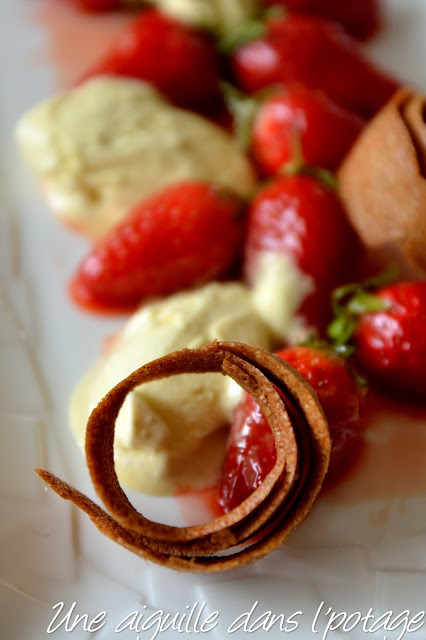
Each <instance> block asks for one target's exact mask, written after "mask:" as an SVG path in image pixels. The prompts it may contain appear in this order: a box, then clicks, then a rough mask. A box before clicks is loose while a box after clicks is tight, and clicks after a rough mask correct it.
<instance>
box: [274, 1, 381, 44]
mask: <svg viewBox="0 0 426 640" xmlns="http://www.w3.org/2000/svg"><path fill="white" fill-rule="evenodd" d="M263 4H264V6H266V7H271V6H284V7H285V8H286V9H288V10H289V11H295V12H296V13H306V14H309V15H314V16H319V17H321V18H326V19H328V20H333V21H335V22H338V23H339V24H340V25H341V26H342V27H343V28H344V29H345V31H347V32H348V33H349V34H350V35H351V36H353V37H354V38H358V39H360V40H366V39H367V38H371V36H373V35H374V34H375V33H376V32H377V31H378V30H379V27H380V24H381V19H382V16H381V6H380V2H379V0H344V1H343V2H342V0H264V2H263Z"/></svg>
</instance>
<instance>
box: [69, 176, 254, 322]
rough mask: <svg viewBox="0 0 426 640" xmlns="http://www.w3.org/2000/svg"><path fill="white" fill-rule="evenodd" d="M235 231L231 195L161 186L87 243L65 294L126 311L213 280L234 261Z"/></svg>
mask: <svg viewBox="0 0 426 640" xmlns="http://www.w3.org/2000/svg"><path fill="white" fill-rule="evenodd" d="M242 231H243V216H242V215H241V201H240V200H239V198H237V197H236V196H235V195H234V194H231V193H229V192H227V191H225V190H224V189H223V188H222V187H219V186H217V185H213V184H208V183H202V182H185V183H179V184H175V185H172V186H169V187H167V188H166V189H164V190H162V191H161V192H159V193H156V194H155V195H153V196H151V197H150V198H148V199H147V200H144V201H143V202H141V203H140V204H139V205H138V206H136V207H135V208H134V209H133V210H132V211H131V212H130V213H129V215H128V216H127V218H125V219H124V220H123V221H122V222H121V223H120V224H119V225H118V226H117V227H115V228H114V229H112V231H111V232H110V233H109V234H108V235H107V236H105V238H103V240H101V242H100V244H99V245H97V246H95V247H94V249H93V250H92V252H91V253H90V254H89V255H88V256H87V257H86V258H85V259H84V260H83V262H82V263H81V265H80V267H79V269H78V271H77V273H76V275H75V276H74V278H73V280H72V282H71V293H72V297H73V298H74V300H75V302H76V303H77V304H79V305H80V306H82V307H86V308H89V309H97V310H128V309H130V308H133V307H134V306H135V305H137V304H138V303H139V302H140V301H141V300H142V299H143V298H146V297H148V296H158V295H164V294H169V293H172V292H175V291H178V290H180V289H184V288H189V287H194V286H197V285H201V284H204V283H205V282H208V281H210V280H213V279H215V278H220V277H222V276H224V275H226V274H227V272H228V271H229V270H230V269H231V267H232V266H233V265H234V263H235V261H236V257H237V255H238V252H239V249H240V246H241V241H242Z"/></svg>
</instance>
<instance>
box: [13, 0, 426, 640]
mask: <svg viewBox="0 0 426 640" xmlns="http://www.w3.org/2000/svg"><path fill="white" fill-rule="evenodd" d="M55 5H56V10H55V9H52V7H55ZM61 5H62V3H61V2H59V1H58V0H51V1H50V2H48V1H47V0H15V1H14V2H10V1H9V0H0V30H1V38H0V81H1V84H0V92H1V100H0V133H1V137H0V140H1V143H0V348H1V358H0V377H1V378H0V379H1V384H0V418H1V428H0V504H1V519H0V544H1V551H0V636H1V638H5V639H6V638H7V640H43V639H44V638H48V637H53V638H55V639H57V640H62V639H63V638H64V639H65V638H72V639H73V640H80V639H82V638H88V637H91V636H94V637H96V638H97V639H99V640H107V639H108V640H112V638H115V637H117V638H122V639H124V638H133V639H134V640H137V638H138V637H139V638H140V639H144V638H154V637H159V638H165V639H168V638H172V637H182V636H186V635H188V636H200V635H201V636H206V637H207V638H209V639H211V640H221V639H223V638H225V637H228V635H229V636H230V637H233V638H236V639H241V638H245V637H251V638H261V637H262V638H263V637H265V634H266V637H268V638H270V639H271V640H273V639H278V638H282V637H283V636H285V635H290V637H292V638H295V639H296V638H297V639H300V640H308V639H309V638H311V637H312V638H315V637H316V638H322V637H328V638H336V639H339V638H346V639H352V640H358V639H362V638H384V637H385V636H386V635H387V637H388V638H399V637H409V638H419V639H420V638H426V621H425V618H424V615H423V616H422V612H423V611H424V610H425V609H426V596H425V594H426V471H425V469H424V467H426V465H425V464H424V462H423V461H424V459H425V453H424V452H426V420H425V419H424V418H422V416H421V415H420V416H419V415H411V414H410V415H406V414H405V413H404V411H403V410H401V411H400V412H398V411H399V410H398V407H395V406H394V407H392V408H391V409H390V410H389V411H388V412H387V413H385V414H384V416H383V418H382V419H381V420H378V421H377V424H376V426H375V429H373V430H372V433H371V437H370V443H369V444H370V445H371V446H370V457H369V459H368V460H367V461H366V463H365V468H364V470H362V471H360V472H359V473H358V475H357V476H356V477H354V478H352V479H351V480H348V481H347V483H346V484H343V485H342V486H341V487H340V489H339V490H336V491H334V492H332V493H330V494H329V495H328V496H326V497H324V498H322V499H321V500H320V501H319V502H318V504H317V506H316V508H315V509H314V511H313V513H312V514H311V516H310V517H309V519H308V521H307V522H306V523H305V524H304V525H303V526H302V527H301V529H300V530H299V531H298V532H297V533H296V534H295V535H294V536H293V537H292V538H291V540H290V542H289V545H288V546H286V547H285V548H282V549H280V550H279V551H277V552H275V553H274V554H272V555H271V556H270V557H268V558H267V559H266V560H265V561H263V562H260V563H258V564H257V565H255V566H254V567H252V568H249V569H246V570H242V571H239V572H235V573H233V574H230V575H222V576H220V575H219V576H208V577H199V576H192V575H179V574H175V573H171V572H169V571H167V570H164V569H161V568H158V567H151V566H149V565H147V564H146V563H145V562H143V561H142V560H140V559H138V558H136V557H134V556H132V555H131V554H129V553H128V552H126V551H125V550H124V549H121V548H119V547H117V546H115V545H114V544H113V543H111V542H110V541H108V540H107V539H105V538H104V537H102V536H101V535H100V534H99V533H98V532H97V530H95V528H94V527H93V526H92V525H91V523H90V522H89V521H88V519H87V518H86V517H85V516H83V515H80V514H77V513H76V512H75V511H74V510H72V509H71V508H70V507H69V505H68V504H66V503H65V502H63V501H62V500H60V499H59V498H57V496H56V495H53V494H52V493H51V492H47V491H46V490H45V489H44V487H43V486H42V484H41V483H40V482H39V481H38V479H37V477H36V476H35V474H34V473H33V468H34V467H35V466H44V467H46V468H48V469H51V470H52V471H53V472H55V473H57V474H58V475H60V476H61V477H63V478H64V479H66V480H68V481H69V482H70V483H71V484H73V485H74V486H76V487H78V488H79V489H80V490H82V491H84V492H86V493H88V495H90V496H92V497H94V496H93V491H92V488H91V485H90V481H89V479H88V476H87V472H86V470H85V465H84V461H83V458H82V455H81V452H80V451H79V450H78V448H77V446H76V445H75V443H74V441H73V438H72V436H71V435H70V432H69V430H68V427H67V405H68V399H69V396H70V393H71V391H72V389H73V386H74V384H75V383H76V381H77V380H78V378H79V377H80V375H81V374H82V373H83V372H84V371H85V370H86V368H87V367H88V365H89V364H90V363H91V362H92V361H93V360H94V358H95V357H96V356H97V355H98V353H99V352H100V349H101V346H102V343H103V341H104V339H105V338H106V337H108V336H109V335H111V334H112V333H114V331H116V330H117V329H118V328H119V327H120V326H121V325H122V323H123V318H118V319H115V320H112V319H108V318H99V317H90V316H88V315H87V314H83V313H81V312H78V311H77V310H76V309H75V308H73V307H72V305H71V303H70V302H69V300H68V298H67V295H66V287H65V283H66V282H67V280H68V278H69V276H70V275H71V274H72V272H73V270H74V268H75V266H76V264H77V263H78V260H79V258H80V257H81V256H82V255H83V254H84V253H85V251H86V244H85V242H84V241H82V240H81V239H79V238H77V237H75V236H74V235H73V234H72V233H70V232H69V231H67V230H66V229H64V228H62V227H60V226H59V224H58V223H57V222H56V221H55V220H54V219H53V218H52V217H51V216H50V214H49V213H48V212H47V210H46V207H45V205H44V203H43V201H42V198H41V196H40V193H39V191H38V188H37V186H36V185H35V184H34V181H33V180H32V178H31V176H30V175H29V173H28V171H27V170H26V168H25V167H24V166H23V164H22V162H21V159H20V157H19V155H18V153H17V150H16V148H15V143H14V137H13V129H14V125H15V123H16V120H17V118H18V117H19V116H20V115H21V114H22V113H23V112H24V111H25V110H26V109H28V108H29V107H31V106H32V105H33V104H35V103H36V102H38V101H39V100H41V99H43V98H44V97H46V96H48V95H50V94H51V93H52V92H53V91H54V90H55V89H56V88H57V87H58V86H61V85H62V86H64V85H65V84H66V83H68V82H70V81H71V80H72V79H73V78H75V77H77V75H78V70H79V69H83V68H84V64H85V63H86V62H87V59H88V58H89V57H91V56H92V55H93V53H94V51H95V44H96V42H95V41H96V36H95V35H94V34H95V33H96V32H97V29H101V30H102V33H103V37H105V38H107V37H109V35H110V34H113V33H114V30H115V28H116V25H115V24H113V22H112V21H111V20H110V19H109V18H107V19H102V20H100V19H92V20H86V22H85V26H84V28H80V27H77V23H76V22H74V21H73V18H72V15H71V12H70V11H68V12H67V11H66V10H65V9H64V8H62V9H61ZM386 9H387V20H386V27H385V29H384V31H383V33H382V34H381V36H380V37H379V38H377V39H376V41H375V42H373V43H371V44H370V45H369V46H368V48H369V52H370V54H371V55H372V56H373V57H374V59H376V60H377V61H378V62H380V63H381V64H382V65H384V66H385V67H387V68H389V69H393V70H394V71H395V72H396V73H397V74H399V75H400V76H401V77H404V78H406V79H407V81H408V82H411V83H414V84H416V85H417V86H419V87H420V88H422V89H424V90H426V75H425V59H426V38H425V34H426V2H424V0H399V1H397V0H389V1H388V2H387V3H386ZM52 20H53V21H54V20H56V21H57V23H56V29H57V30H56V39H52V30H51V29H52V24H53V23H52ZM49 25H50V27H49ZM61 39H64V40H66V39H68V41H69V42H71V43H73V44H72V45H69V46H68V57H65V54H64V52H63V51H62V54H61V55H62V58H61V57H60V53H61V50H60V49H59V48H58V42H60V40H61ZM55 43H56V44H55ZM70 46H71V47H73V51H74V53H73V55H71V56H70V53H69V50H70ZM52 56H53V57H52ZM53 60H54V62H53ZM58 65H60V66H61V69H62V71H61V73H60V74H59V73H58V69H59V66H58ZM67 74H68V75H67ZM392 429H395V433H397V437H395V438H394V440H393V445H392V447H388V449H386V450H385V449H384V448H383V447H381V442H382V441H383V439H385V438H386V434H387V433H388V432H389V430H392ZM407 443H408V444H407ZM410 443H411V444H410ZM380 451H381V452H382V453H380ZM132 497H133V496H132ZM135 500H136V502H137V504H138V505H141V506H142V507H143V509H144V510H145V511H146V513H147V515H149V516H150V517H153V518H157V519H159V520H163V521H167V522H174V523H180V522H183V521H184V520H185V517H186V516H187V515H188V514H190V513H191V512H194V511H196V512H197V517H201V518H202V517H203V505H202V504H201V503H200V502H197V500H195V499H187V500H185V501H184V500H183V499H182V500H179V501H175V500H172V499H158V498H155V499H154V498H143V499H142V498H137V497H136V498H135ZM204 515H206V514H204ZM59 603H63V610H62V612H61V613H60V612H59V609H60V607H61V606H62V605H59ZM74 603H75V604H74ZM322 603H323V604H322ZM55 607H56V608H55ZM370 609H371V611H370V613H369V610H370ZM407 611H408V612H407ZM102 612H105V613H102ZM215 612H216V613H215ZM357 612H360V613H359V615H358V614H357ZM387 612H388V613H387ZM390 612H391V613H390ZM56 614H58V617H57V618H56V619H55V620H54V616H55V615H56ZM84 614H87V615H86V616H85V617H84ZM167 614H170V615H169V617H167ZM209 614H211V615H212V617H211V618H210V619H208V616H209ZM242 614H246V615H245V616H243V617H242V618H239V621H238V620H237V619H238V617H239V616H241V615H242ZM280 614H281V615H280ZM316 614H317V615H316ZM368 614H369V617H368V618H367V619H365V620H362V619H360V618H361V617H362V616H364V617H365V616H366V615H368ZM77 615H80V616H83V618H82V619H81V620H80V621H79V622H78V624H77V623H76V622H77V620H76V616H77ZM273 615H274V616H275V619H274V618H273V617H272V616H273ZM336 615H338V617H337V618H336ZM150 616H151V618H150ZM333 616H334V621H333ZM350 616H351V617H350ZM380 616H383V617H382V618H380ZM126 620H127V624H126V622H125V621H126ZM132 621H133V622H132ZM172 622H173V625H174V628H173V626H172ZM330 622H331V623H332V624H331V627H330ZM343 622H345V625H346V626H345V627H343ZM203 623H204V626H202V624H203ZM273 623H274V624H273ZM160 624H161V625H162V626H161V627H160ZM230 625H231V626H230ZM327 625H328V630H327ZM335 627H338V628H336V630H333V628H335ZM374 629H376V631H375V632H373V631H374ZM231 631H232V633H231ZM315 631H317V632H318V633H315ZM404 632H405V634H404Z"/></svg>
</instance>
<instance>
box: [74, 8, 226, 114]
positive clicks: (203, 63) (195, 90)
mask: <svg viewBox="0 0 426 640" xmlns="http://www.w3.org/2000/svg"><path fill="white" fill-rule="evenodd" d="M98 75H113V76H125V77H130V78H136V79H138V80H144V81H146V82H151V83H152V84H153V85H155V86H156V87H157V88H158V89H159V90H160V91H162V92H163V93H164V94H165V95H166V96H167V97H168V98H169V99H170V100H171V101H172V102H174V103H175V104H177V105H179V106H182V107H186V108H193V109H201V108H205V107H208V106H210V104H211V103H212V102H214V101H215V100H216V99H219V62H218V54H217V53H216V49H215V45H214V42H213V40H212V39H211V38H210V37H209V36H208V35H207V34H205V33H202V32H201V31H197V30H195V29H192V28H191V27H189V26H187V25H185V24H183V23H180V22H178V21H176V20H174V19H172V18H170V17H168V16H165V15H163V14H162V13H160V12H158V11H155V10H149V11H145V12H143V13H142V14H141V15H140V16H139V17H138V18H136V20H134V21H133V22H132V23H131V24H130V25H129V26H128V27H127V28H126V29H125V30H124V31H123V32H122V33H121V34H120V35H119V37H118V38H117V40H116V41H115V43H114V44H113V45H112V48H111V49H110V50H109V51H107V53H106V54H105V55H104V56H103V58H101V59H100V60H99V62H98V63H97V64H95V66H94V67H92V68H91V69H89V70H88V71H87V72H86V74H85V75H84V77H83V78H82V79H81V80H87V79H88V78H92V77H93V76H98Z"/></svg>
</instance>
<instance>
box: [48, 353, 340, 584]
mask: <svg viewBox="0 0 426 640" xmlns="http://www.w3.org/2000/svg"><path fill="white" fill-rule="evenodd" d="M211 371H212V372H220V373H222V374H224V375H229V376H230V377H232V378H233V379H234V380H235V381H236V382H237V383H238V384H239V385H240V386H241V387H243V389H245V390H246V391H247V392H248V393H250V394H251V395H252V396H253V398H254V399H255V400H256V402H257V403H258V404H259V405H260V407H261V409H262V411H263V412H264V414H265V417H266V418H267V420H268V423H269V424H270V426H271V429H272V432H273V434H274V439H275V445H276V450H277V460H276V463H275V465H274V467H273V469H272V470H271V472H270V473H269V474H268V476H267V477H266V478H265V480H264V482H263V483H262V485H261V486H260V487H258V488H257V489H256V490H255V491H254V492H253V493H252V494H251V495H250V496H249V497H248V498H247V499H246V500H244V501H243V502H242V503H241V504H240V505H239V506H238V507H236V508H235V509H233V510H232V511H230V512H229V513H227V514H225V515H222V516H220V517H217V518H215V519H214V520H212V521H211V522H208V523H205V524H202V525H196V526H187V527H174V526H170V525H164V524H160V523H157V522H153V521H151V520H149V519H147V518H145V517H144V516H143V515H142V514H141V513H139V512H138V511H137V510H136V509H135V508H134V507H133V506H132V505H131V503H130V502H129V500H128V498H127V496H126V495H125V493H124V492H123V490H122V488H121V486H120V484H119V482H118V478H117V475H116V473H115V468H114V451H113V448H114V445H113V443H114V428H115V420H116V418H117V415H118V412H119V410H120V408H121V406H122V404H123V402H124V399H125V398H126V396H127V394H128V393H129V392H130V391H131V390H132V389H133V388H135V387H136V386H139V385H140V384H143V383H145V382H148V381H150V380H158V379H160V378H166V377H168V376H172V375H177V374H180V373H205V372H211ZM330 447H331V444H330V436H329V431H328V426H327V421H326V419H325V417H324V413H323V411H322V409H321V406H320V404H319V402H318V398H317V396H316V394H315V392H314V391H313V389H312V388H311V387H310V385H309V384H308V383H307V382H306V381H305V380H304V379H303V378H302V377H301V376H300V375H299V374H298V373H297V372H296V371H295V370H294V369H292V367H290V365H288V364H287V363H285V362H284V361H283V360H281V359H280V358H278V357H277V356H275V355H273V354H271V353H268V352H267V351H264V350H263V349H260V348H257V347H251V346H248V345H245V344H242V343H238V342H217V341H215V342H213V343H211V344H209V345H207V346H206V347H203V348H201V349H184V350H182V351H177V352H175V353H172V354H169V355H167V356H164V357H162V358H159V359H158V360H154V361H153V362H151V363H148V364H146V365H145V366H143V367H141V368H140V369H138V370H137V371H135V372H133V373H132V374H131V375H130V376H128V377H127V378H126V379H125V380H123V381H122V382H120V383H119V384H118V385H116V386H115V387H114V388H113V389H112V390H111V391H110V392H109V393H108V394H107V395H106V396H105V398H104V399H103V400H102V401H101V402H100V403H99V405H98V406H97V407H96V409H94V411H93V412H92V414H91V416H90V418H89V422H88V425H87V432H86V458H87V464H88V468H89V472H90V475H91V479H92V482H93V484H94V487H95V490H96V492H97V494H98V496H99V498H100V499H101V500H102V502H103V504H104V506H105V508H106V509H107V511H108V513H107V511H104V510H103V509H102V508H101V507H99V506H98V505H97V504H95V503H94V502H93V501H92V500H90V499H89V498H88V497H87V496H85V495H83V494H82V493H80V492H79V491H77V490H76V489H74V488H72V487H70V486H69V485H68V484H67V483H65V482H63V481H62V480H60V479H59V478H57V477H56V476H54V475H53V474H52V473H50V472H48V471H44V470H41V469H36V471H37V473H38V474H39V475H40V477H41V478H42V479H43V480H44V481H45V482H46V483H47V484H48V485H49V486H50V487H51V488H52V489H53V490H54V491H56V493H58V494H59V495H60V496H61V497H62V498H64V499H66V500H70V501H71V502H73V503H74V504H75V505H77V506H78V507H79V508H80V509H82V510H83V511H85V512H86V513H87V514H88V515H89V516H90V518H91V520H92V521H93V523H94V524H95V526H96V527H97V528H98V529H99V530H100V531H101V532H102V533H103V534H104V535H106V536H107V537H109V538H111V539H112V540H114V541H115V542H117V543H118V544H120V545H122V546H123V547H126V548H127V549H129V550H130V551H132V552H133V553H135V554H136V555H138V556H141V557H143V558H145V559H147V560H151V561H153V562H155V563H158V564H161V565H164V566H167V567H169V568H171V569H176V570H179V571H193V572H219V571H228V570H231V569H238V568H240V567H243V566H246V565H249V564H251V563H253V562H255V561H256V560H258V559H260V558H262V557H264V556H265V555H267V554H268V553H270V552H271V551H273V550H274V549H276V548H277V547H278V546H279V545H281V544H282V543H283V542H284V541H285V539H286V538H287V536H288V535H289V534H290V533H291V532H292V531H293V530H294V529H295V528H296V527H297V526H298V525H299V524H300V523H301V522H302V520H303V519H304V518H305V517H306V515H307V514H308V513H309V511H310V509H311V507H312V505H313V503H314V501H315V498H316V496H317V495H318V492H319V490H320V488H321V485H322V482H323V479H324V477H325V475H326V472H327V468H328V463H329V458H330ZM223 551H231V553H230V554H227V555H218V554H220V552H223Z"/></svg>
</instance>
